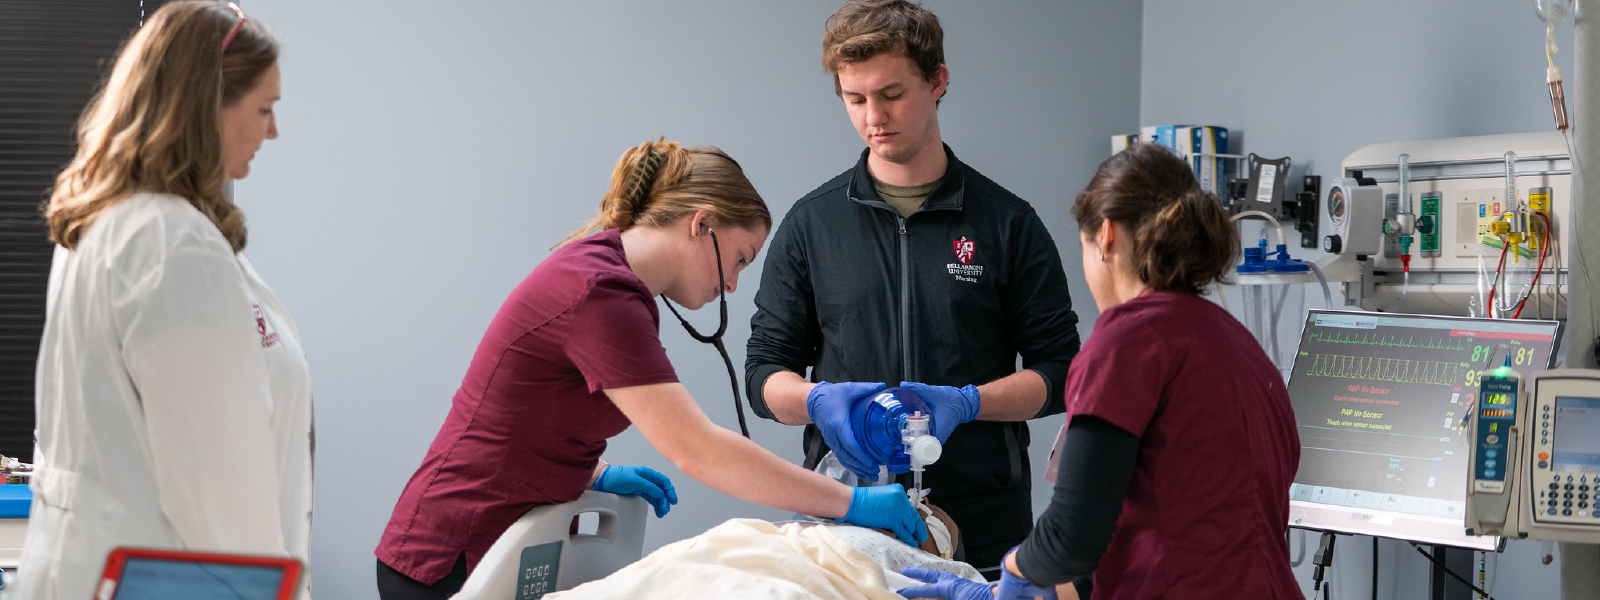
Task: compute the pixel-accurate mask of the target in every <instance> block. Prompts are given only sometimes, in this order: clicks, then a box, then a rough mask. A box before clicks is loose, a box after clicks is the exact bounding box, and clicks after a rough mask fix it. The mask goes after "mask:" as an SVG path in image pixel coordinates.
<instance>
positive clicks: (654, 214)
mask: <svg viewBox="0 0 1600 600" xmlns="http://www.w3.org/2000/svg"><path fill="white" fill-rule="evenodd" d="M701 210H705V211H710V212H711V213H712V214H713V215H715V216H716V217H717V220H718V223H719V224H724V225H728V226H734V227H751V226H754V225H756V224H760V225H761V226H763V227H766V228H771V227H772V216H771V214H770V213H769V212H767V205H766V202H764V201H763V200H762V199H761V195H760V194H758V193H756V189H755V186H753V185H750V180H749V179H746V178H745V176H744V170H743V169H741V168H740V167H739V163H737V162H735V161H734V160H733V158H731V157H729V156H728V155H727V154H726V153H724V152H723V151H721V150H718V149H716V148H713V147H710V146H698V147H693V148H685V147H683V146H681V145H679V144H678V143H677V142H669V141H667V140H666V139H665V138H662V139H658V140H656V141H653V142H645V143H643V144H639V145H638V146H634V147H632V148H629V149H628V150H627V151H626V152H623V153H622V158H620V159H618V160H617V167H616V169H614V170H613V171H612V173H611V187H610V188H609V189H607V190H606V193H605V195H604V196H602V197H601V198H600V214H599V215H597V216H596V217H595V218H593V219H591V220H590V221H589V222H588V223H587V224H585V225H584V226H583V228H581V229H579V230H577V231H574V232H572V234H571V235H568V236H567V237H566V239H564V240H561V243H559V244H556V246H557V247H560V246H563V245H566V244H568V243H571V242H574V241H577V240H579V239H582V238H583V237H585V236H588V235H589V234H591V233H594V232H595V231H603V230H607V229H620V230H624V231H626V230H628V229H630V228H632V227H634V226H636V225H647V226H656V227H661V226H666V225H670V224H672V223H675V222H677V220H678V219H681V218H683V217H685V216H688V215H691V214H694V213H695V212H697V211H701Z"/></svg>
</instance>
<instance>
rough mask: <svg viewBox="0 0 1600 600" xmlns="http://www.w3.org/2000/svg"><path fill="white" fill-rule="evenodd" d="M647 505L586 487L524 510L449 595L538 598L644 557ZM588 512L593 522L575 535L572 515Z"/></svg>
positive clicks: (460, 598)
mask: <svg viewBox="0 0 1600 600" xmlns="http://www.w3.org/2000/svg"><path fill="white" fill-rule="evenodd" d="M648 508H649V504H647V503H646V502H645V501H644V499H643V498H639V497H637V496H618V495H616V494H608V493H605V492H596V491H586V492H584V493H583V496H580V497H579V498H578V499H577V500H576V501H573V502H568V503H566V504H554V505H550V506H541V507H538V508H535V509H533V510H530V511H528V514H526V515H523V516H522V518H520V519H517V522H516V523H513V524H512V525H511V527H510V528H508V529H506V532H505V533H503V534H501V535H500V538H499V539H498V540H495V542H494V545H493V546H490V547H489V551H488V552H487V553H485V554H484V555H483V560H480V561H478V566H477V568H476V569H474V570H473V571H472V574H471V575H470V576H468V577H467V581H466V583H465V584H464V585H463V586H462V588H461V591H460V592H458V593H457V594H456V595H455V596H452V598H454V599H455V600H521V599H524V598H538V597H540V596H541V595H543V594H544V593H547V592H554V591H559V590H566V589H571V588H573V587H577V586H578V585H580V584H583V583H586V582H589V581H593V580H596V579H600V578H602V577H605V576H607V575H610V574H612V573H614V572H616V571H617V569H620V568H622V567H625V566H627V565H628V564H630V563H633V562H634V561H637V560H639V559H640V558H641V557H642V556H643V555H644V527H645V523H646V517H647V514H648V510H647V509H648ZM590 514H593V515H596V516H597V517H598V521H599V524H598V526H597V527H595V528H594V531H593V533H579V532H578V528H577V527H576V526H575V525H576V523H575V519H578V518H579V516H580V515H590ZM589 519H590V518H589V517H585V518H584V519H583V520H584V521H588V520H589Z"/></svg>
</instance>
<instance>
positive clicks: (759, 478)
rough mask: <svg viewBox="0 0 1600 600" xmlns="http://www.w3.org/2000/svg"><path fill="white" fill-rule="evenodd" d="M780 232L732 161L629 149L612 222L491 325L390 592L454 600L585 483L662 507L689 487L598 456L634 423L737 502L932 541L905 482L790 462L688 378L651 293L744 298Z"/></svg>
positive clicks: (409, 524) (442, 435) (661, 148)
mask: <svg viewBox="0 0 1600 600" xmlns="http://www.w3.org/2000/svg"><path fill="white" fill-rule="evenodd" d="M771 227H772V217H771V215H770V214H769V213H768V212H767V207H766V204H765V203H764V202H762V200H761V197H760V196H759V195H757V194H756V190H755V188H754V187H753V186H751V185H750V182H749V181H748V180H747V179H745V176H744V172H743V170H741V169H740V168H739V164H738V163H736V162H734V160H733V159H732V158H729V157H728V155H727V154H724V153H723V152H722V151H721V150H718V149H716V148H711V147H697V148H684V147H681V146H679V145H678V144H676V143H673V142H665V141H662V142H649V143H645V144H641V145H639V146H635V147H633V148H630V149H629V150H628V151H627V152H626V153H624V154H623V155H622V159H621V160H620V161H618V163H617V168H616V170H615V172H614V173H613V174H612V178H611V188H610V190H609V191H607V192H606V195H605V197H604V198H603V199H601V201H600V215H599V216H598V217H597V218H595V220H594V221H592V222H591V223H590V224H589V226H588V227H585V228H584V229H583V230H580V231H578V232H577V233H574V234H573V235H572V236H570V237H568V238H567V239H566V240H565V241H564V242H563V244H564V245H563V246H561V247H560V248H559V249H558V250H556V251H555V253H554V254H551V255H550V257H549V258H547V259H545V261H544V262H543V263H541V264H540V265H539V266H538V267H537V268H535V269H534V270H533V273H532V274H530V275H529V276H528V278H527V279H525V280H523V282H522V284H521V285H518V286H517V288H516V289H515V290H512V292H511V297H510V298H507V299H506V301H505V304H504V305H502V306H501V307H500V312H499V313H498V314H496V315H495V317H494V320H493V322H491V323H490V325H489V331H488V333H486V334H484V337H483V341H482V342H481V343H480V344H479V345H478V351H477V354H475V355H474V356H473V358H472V365H471V366H470V367H469V368H468V370H467V375H466V377H465V379H464V380H463V381H462V383H461V388H460V389H459V390H458V391H457V392H456V394H455V398H454V400H453V401H452V404H451V408H450V413H449V416H448V417H446V418H445V422H444V427H443V428H441V429H440V430H439V435H438V437H436V438H434V441H433V445H432V446H431V447H430V448H429V449H428V454H427V457H426V458H424V459H423V461H422V466H421V468H419V469H417V472H416V474H415V475H412V477H411V481H410V482H409V483H407V484H406V487H405V491H404V492H402V493H401V495H400V501H399V503H397V504H396V505H395V509H394V513H393V515H392V516H391V517H390V519H389V525H388V527H387V528H385V529H384V532H383V538H382V540H381V541H380V542H379V544H378V549H377V552H376V554H377V556H378V593H379V595H380V596H381V597H382V598H383V599H384V600H401V599H411V598H448V597H449V596H450V595H451V594H454V593H455V592H456V591H458V590H460V588H461V585H462V583H464V582H465V580H466V577H467V574H468V573H470V572H471V570H472V569H473V568H474V567H475V566H477V563H478V560H480V559H481V558H482V557H483V554H484V552H486V551H488V549H489V546H490V545H492V544H493V543H494V541H495V539H496V538H498V537H499V536H500V534H501V533H502V532H504V531H505V529H506V528H507V527H509V526H510V525H511V523H512V522H514V521H516V520H517V518H519V517H521V516H522V515H523V514H524V513H526V512H528V510H529V509H532V508H534V507H537V506H540V505H544V504H556V503H562V502H571V501H573V500H576V499H577V498H578V496H580V495H582V494H583V491H584V490H587V489H596V490H600V491H605V492H613V493H617V494H623V495H639V496H643V497H644V498H645V499H646V500H648V501H649V502H650V503H651V504H652V505H654V506H655V510H656V515H657V516H661V515H664V514H666V512H667V510H669V509H670V507H671V505H672V504H674V503H676V502H677V494H676V492H675V491H673V488H672V483H671V482H670V481H668V480H667V478H666V477H665V476H663V475H661V474H660V473H657V472H655V471H653V470H651V469H649V468H646V467H637V466H611V465H607V464H606V463H605V462H604V461H602V460H600V455H601V454H602V453H604V452H605V448H606V440H607V439H608V438H610V437H611V436H614V435H617V434H619V433H622V431H623V430H625V429H627V428H628V426H629V425H630V424H632V425H637V426H638V427H639V431H640V432H641V433H643V434H644V436H645V439H647V440H649V441H650V443H651V444H652V445H654V446H655V447H656V449H657V450H660V451H661V453H662V454H663V455H665V456H666V457H667V459H669V460H671V461H672V463H673V464H675V465H677V466H678V468H680V469H682V470H683V472H684V473H686V474H688V475H689V476H690V477H693V478H695V479H696V480H697V481H700V482H701V483H704V484H706V485H708V486H710V487H712V488H715V489H717V490H720V491H722V492H724V493H727V494H729V495H731V496H734V497H737V498H739V499H742V500H746V501H749V502H754V503H757V504H762V505H765V506H770V507H774V508H778V509H782V510H786V511H795V512H799V513H804V514H809V515H816V516H819V517H828V518H842V519H843V520H844V521H846V522H850V523H854V524H857V525H861V526H864V527H872V528H881V529H888V530H890V531H892V532H894V533H895V534H896V535H897V536H898V537H899V538H901V540H903V541H906V542H907V543H909V544H911V545H916V544H917V543H919V542H920V541H921V540H923V539H926V537H927V531H926V527H925V525H923V523H922V520H921V518H920V517H919V516H918V514H917V512H916V509H914V508H912V506H911V502H910V501H909V500H908V499H907V498H906V495H905V490H904V489H903V488H902V487H901V486H899V485H888V486H880V487H870V488H849V487H845V486H844V485H842V484H840V483H838V482H836V481H833V480H832V479H829V478H828V477H826V476H823V475H820V474H817V473H813V472H811V471H808V470H805V469H803V468H800V467H799V466H797V465H794V464H793V463H790V462H787V461H785V460H783V459H782V458H779V457H778V456H777V455H775V454H773V453H771V452H769V451H767V450H766V449H765V448H762V447H761V446H759V445H757V444H755V443H754V442H751V441H750V440H748V439H746V438H744V437H741V436H740V435H739V434H738V433H734V432H732V431H729V430H727V429H723V428H721V427H718V426H717V425H715V424H713V423H712V422H711V421H710V420H709V419H707V418H706V415H705V413H704V412H702V411H701V410H700V406H699V405H698V404H696V403H695V400H694V398H692V397H690V396H689V391H688V390H687V389H685V388H684V386H683V385H682V384H680V383H678V377H677V374H676V373H675V372H674V371H673V368H672V363H670V362H669V361H668V360H667V354H666V350H665V349H664V348H663V347H662V345H661V340H660V339H659V337H658V332H659V327H660V315H659V313H658V309H657V308H656V300H655V296H657V295H660V296H665V297H666V298H667V299H669V300H671V301H673V302H676V303H678V304H682V305H683V306H686V307H688V308H691V309H695V308H700V307H701V306H704V305H705V304H706V303H708V302H710V301H712V300H715V299H717V297H718V296H719V295H720V294H722V293H723V292H724V291H726V292H732V291H734V289H735V288H736V287H737V286H738V281H739V272H740V271H742V270H743V269H744V267H745V266H746V265H748V264H750V261H751V260H753V259H755V256H756V254H757V253H758V252H760V250H761V246H762V244H763V243H764V242H765V241H766V238H767V232H768V230H769V229H771ZM595 230H599V232H598V233H593V234H592V235H591V232H593V231H595Z"/></svg>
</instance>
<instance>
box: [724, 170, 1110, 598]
mask: <svg viewBox="0 0 1600 600" xmlns="http://www.w3.org/2000/svg"><path fill="white" fill-rule="evenodd" d="M945 154H946V155H947V156H948V157H949V159H950V163H949V167H948V168H946V170H945V175H944V176H943V177H941V178H940V179H939V182H938V185H936V186H935V187H934V189H933V191H932V192H931V193H929V195H928V199H927V201H926V202H924V203H923V205H922V208H921V209H920V210H918V211H917V212H915V213H913V214H912V215H911V216H909V217H904V218H902V217H901V216H900V213H899V212H898V211H896V210H895V209H894V207H892V206H890V205H889V204H888V203H886V202H884V201H883V200H882V199H881V198H880V197H879V196H878V193H877V191H876V190H874V189H873V187H872V179H871V177H870V175H868V172H867V153H866V152H865V151H863V152H862V154H861V159H860V160H859V161H858V162H857V163H856V166H855V168H854V169H851V170H849V171H846V172H844V173H843V174H841V175H839V176H838V177H835V178H834V179H833V180H832V181H829V182H827V183H825V184H823V185H822V186H821V187H819V188H817V189H816V190H815V191H813V192H811V193H810V194H809V195H807V196H806V197H805V198H802V199H800V201H798V202H796V203H795V204H794V207H793V208H791V209H790V210H789V213H788V215H787V216H785V217H784V219H783V223H782V224H780V225H779V226H778V232H777V234H776V235H774V236H773V239H772V245H771V246H770V247H769V249H768V251H767V260H766V265H765V267H763V268H762V272H761V289H760V291H758V292H756V314H755V316H754V317H753V318H751V320H750V330H751V332H750V341H749V345H748V347H747V349H746V358H745V384H746V387H747V389H748V392H749V396H750V407H751V409H752V410H753V411H754V412H755V413H756V414H757V415H758V416H761V417H764V418H767V419H775V417H774V416H773V414H772V411H771V410H770V409H769V408H768V407H767V403H766V400H765V398H764V396H763V395H762V388H763V387H764V386H765V385H766V382H767V378H768V377H770V376H771V375H772V374H773V373H776V372H778V371H793V372H795V373H799V374H802V375H805V374H806V369H807V368H810V369H811V372H810V377H809V379H810V380H811V381H830V382H843V381H867V382H872V381H878V382H883V383H885V384H887V385H889V386H891V387H893V386H896V385H899V383H900V381H902V380H903V381H918V382H922V383H927V384H930V385H950V386H958V387H959V386H964V385H967V384H984V383H988V382H990V381H994V380H996V379H1000V378H1002V377H1005V376H1007V375H1010V374H1012V373H1014V372H1016V371H1017V356H1018V355H1021V357H1022V366H1023V368H1026V369H1032V370H1033V371H1036V372H1037V373H1038V374H1039V375H1040V376H1042V377H1043V378H1044V380H1045V382H1046V385H1047V388H1048V391H1047V396H1046V402H1045V404H1044V406H1043V407H1042V408H1041V409H1040V410H1039V413H1038V414H1036V415H1034V418H1038V417H1043V416H1047V415H1052V414H1058V413H1060V412H1062V411H1063V397H1062V395H1063V393H1064V386H1065V381H1066V376H1067V367H1068V365H1069V364H1070V363H1071V361H1072V357H1073V356H1074V355H1076V354H1077V352H1078V346H1079V339H1078V328H1077V324H1078V316H1077V314H1076V313H1074V312H1073V311H1072V300H1071V298H1070V297H1069V295H1068V291H1067V277H1066V273H1065V272H1064V271H1063V270H1062V266H1061V255H1060V253H1059V252H1058V251H1057V250H1056V245H1055V241H1054V240H1052V239H1051V237H1050V233H1049V232H1048V231H1046V230H1045V226H1044V222H1043V221H1041V220H1040V219H1039V216H1038V214H1036V213H1035V212H1034V211H1033V208H1032V207H1031V206H1029V205H1028V203H1027V202H1024V201H1023V200H1022V199H1021V198H1018V197H1017V196H1015V195H1013V194H1012V193H1010V192H1008V191H1006V190H1005V188H1002V187H1000V186H999V185H998V184H996V183H995V182H993V181H990V180H989V179H988V178H987V177H984V176H983V175H981V174H979V173H978V172H977V171H976V170H973V169H972V168H971V167H969V166H967V165H965V164H963V163H962V162H961V161H959V160H956V157H955V154H954V153H952V152H951V151H950V148H949V146H946V147H945ZM1027 447H1028V427H1027V423H1023V422H1013V423H1001V422H992V421H973V422H971V423H967V424H964V425H961V426H960V427H958V428H956V430H955V432H954V433H953V434H952V435H951V436H950V439H949V440H948V441H947V442H946V444H945V446H944V456H943V458H941V459H940V460H939V462H937V463H935V464H933V465H932V466H930V467H928V470H927V471H926V473H925V475H924V480H923V482H924V483H923V485H924V487H927V488H929V489H931V490H932V496H930V500H931V501H932V502H933V503H934V504H936V505H938V506H940V507H942V508H944V509H945V511H947V512H949V513H950V515H951V517H953V518H954V519H955V521H956V524H957V525H958V526H959V527H960V528H961V533H962V537H963V540H964V546H965V548H966V553H967V554H966V558H967V561H968V562H971V563H972V564H974V565H976V566H978V567H979V568H986V567H992V566H994V565H995V564H998V563H999V561H1000V559H1001V558H1002V557H1003V556H1004V553H1005V551H1007V550H1009V549H1010V548H1011V547H1012V546H1014V545H1016V544H1018V543H1021V541H1022V540H1023V538H1025V537H1027V535H1028V532H1029V531H1030V530H1031V528H1032V526H1033V507H1032V497H1031V494H1032V484H1031V474H1030V469H1029V465H1028V456H1027ZM805 451H806V467H807V468H814V467H815V466H816V463H817V461H818V460H820V459H821V457H822V456H823V455H824V454H826V453H827V451H828V449H827V447H826V445H825V444H824V442H823V439H822V435H821V433H820V432H819V431H817V429H816V426H814V425H807V426H806V430H805Z"/></svg>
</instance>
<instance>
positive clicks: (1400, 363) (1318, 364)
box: [1306, 354, 1463, 385]
mask: <svg viewBox="0 0 1600 600" xmlns="http://www.w3.org/2000/svg"><path fill="white" fill-rule="evenodd" d="M1462 368H1463V367H1462V366H1461V363H1446V362H1435V361H1429V360H1406V359H1403V358H1375V357H1371V356H1343V355H1339V354H1318V355H1315V356H1313V357H1312V360H1311V367H1310V368H1308V369H1306V375H1309V376H1312V377H1342V378H1345V379H1368V380H1373V381H1392V382H1395V383H1424V384H1431V385H1456V384H1458V383H1460V382H1461V381H1462V379H1461V377H1462V373H1461V369H1462Z"/></svg>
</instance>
